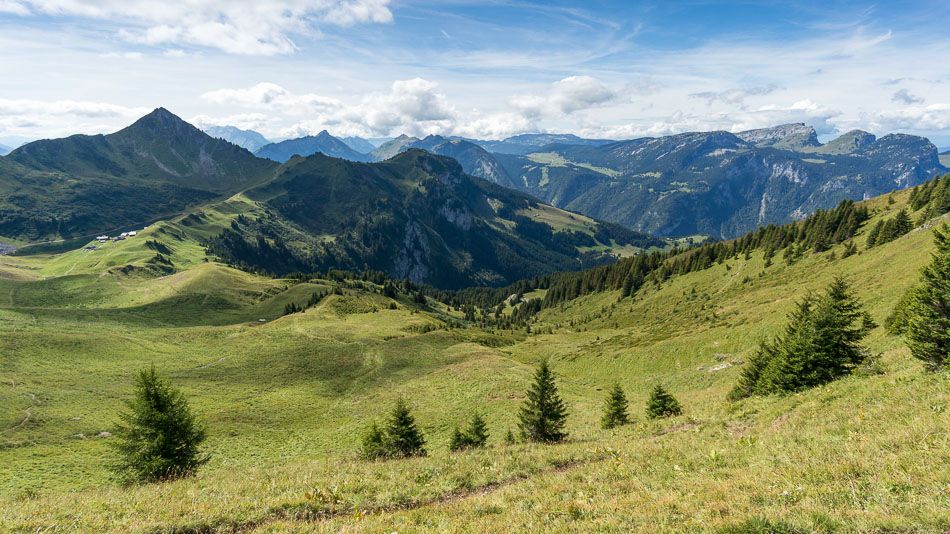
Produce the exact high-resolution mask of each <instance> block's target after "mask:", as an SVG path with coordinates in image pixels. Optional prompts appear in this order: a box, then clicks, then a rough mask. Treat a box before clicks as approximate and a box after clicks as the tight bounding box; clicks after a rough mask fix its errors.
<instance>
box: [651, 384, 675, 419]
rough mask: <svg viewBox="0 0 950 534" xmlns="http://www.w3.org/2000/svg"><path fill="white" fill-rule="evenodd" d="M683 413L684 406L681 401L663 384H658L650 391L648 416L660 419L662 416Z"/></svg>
mask: <svg viewBox="0 0 950 534" xmlns="http://www.w3.org/2000/svg"><path fill="white" fill-rule="evenodd" d="M682 413H683V408H682V406H680V403H679V401H677V400H676V398H675V397H673V395H670V394H669V393H668V392H667V391H666V390H665V389H663V386H662V385H660V384H657V385H656V387H654V388H653V392H652V393H650V400H648V401H647V417H649V418H650V419H659V418H660V417H671V416H674V415H680V414H682Z"/></svg>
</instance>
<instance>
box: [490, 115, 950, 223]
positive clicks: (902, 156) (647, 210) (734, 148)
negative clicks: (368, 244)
mask: <svg viewBox="0 0 950 534" xmlns="http://www.w3.org/2000/svg"><path fill="white" fill-rule="evenodd" d="M494 156H495V158H496V159H497V160H498V161H499V162H500V163H501V164H502V165H503V166H504V167H505V168H506V169H507V171H508V175H509V176H510V177H512V178H513V180H514V183H515V184H517V186H518V188H519V189H521V190H522V191H525V192H528V193H531V194H532V195H535V196H537V197H538V198H540V199H542V200H544V201H546V202H549V203H551V204H552V205H555V206H558V207H561V208H565V209H569V210H572V211H577V212H579V213H583V214H585V215H588V216H590V217H595V218H599V219H603V220H607V221H612V222H616V223H619V224H623V225H624V226H627V227H629V228H632V229H636V230H640V231H644V232H648V233H652V234H655V235H661V236H662V235H666V236H671V235H690V234H708V235H712V236H715V237H717V238H731V237H737V236H739V235H742V234H744V233H745V232H748V231H750V230H753V229H755V228H756V227H758V226H760V225H767V224H772V223H785V222H789V221H792V220H798V219H801V218H803V217H804V216H805V215H807V214H809V213H811V212H813V211H814V210H816V209H819V208H825V209H827V208H830V207H832V206H834V205H836V204H837V203H838V202H839V201H841V200H842V199H845V198H850V199H859V200H860V199H863V198H869V197H872V196H876V195H880V194H883V193H887V192H889V191H891V190H893V189H899V188H904V187H909V186H913V185H916V184H919V183H922V182H923V181H924V180H926V179H928V178H930V177H932V176H934V175H936V174H939V173H942V172H946V170H947V169H946V167H944V166H943V165H941V163H940V161H939V158H938V155H937V149H936V147H934V145H933V144H931V143H930V142H929V141H928V140H927V139H925V138H922V137H916V136H911V135H903V134H892V135H887V136H884V137H882V138H880V139H877V138H876V137H875V136H874V135H872V134H870V133H867V132H860V131H853V132H848V133H846V134H844V135H842V136H841V137H839V138H838V139H835V140H833V141H831V142H829V143H827V144H824V145H822V144H820V143H819V142H818V140H817V136H816V135H815V132H814V130H813V129H812V128H810V127H807V126H805V125H802V124H796V125H783V126H778V127H775V128H769V129H763V130H752V131H748V132H740V133H738V134H732V133H729V132H700V133H685V134H679V135H673V136H667V137H658V138H643V139H635V140H631V141H620V142H616V143H610V144H606V145H601V146H577V145H548V146H545V147H542V148H541V149H539V150H538V151H537V152H534V153H530V154H527V155H523V156H517V155H505V154H495V155H494Z"/></svg>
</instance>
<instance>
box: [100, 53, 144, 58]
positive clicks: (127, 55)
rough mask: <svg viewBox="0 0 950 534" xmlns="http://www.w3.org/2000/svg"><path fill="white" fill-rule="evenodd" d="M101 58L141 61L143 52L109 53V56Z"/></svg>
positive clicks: (103, 55)
mask: <svg viewBox="0 0 950 534" xmlns="http://www.w3.org/2000/svg"><path fill="white" fill-rule="evenodd" d="M99 57H101V58H104V59H132V60H139V59H142V53H141V52H109V53H107V54H102V55H100V56H99Z"/></svg>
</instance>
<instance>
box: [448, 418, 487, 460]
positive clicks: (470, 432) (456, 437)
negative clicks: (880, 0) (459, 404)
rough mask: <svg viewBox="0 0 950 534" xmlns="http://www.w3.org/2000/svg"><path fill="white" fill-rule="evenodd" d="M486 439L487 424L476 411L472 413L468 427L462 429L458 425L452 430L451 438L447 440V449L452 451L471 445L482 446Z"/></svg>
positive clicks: (470, 446) (467, 447) (468, 447)
mask: <svg viewBox="0 0 950 534" xmlns="http://www.w3.org/2000/svg"><path fill="white" fill-rule="evenodd" d="M487 441H488V425H486V424H485V419H483V418H482V416H481V415H480V414H479V413H478V412H476V413H474V414H473V415H472V419H471V421H469V423H468V427H467V428H466V429H465V430H464V431H463V430H461V429H460V428H459V427H458V426H456V427H455V430H454V431H453V432H452V439H451V441H450V442H449V449H451V450H453V451H457V450H461V449H470V448H473V447H483V446H484V445H485V443H486V442H487Z"/></svg>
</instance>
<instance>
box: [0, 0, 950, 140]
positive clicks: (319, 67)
mask: <svg viewBox="0 0 950 534" xmlns="http://www.w3.org/2000/svg"><path fill="white" fill-rule="evenodd" d="M947 20H950V2H948V1H947V0H920V1H915V2H901V1H886V2H885V1H881V2H877V3H872V2H850V1H844V2H835V1H833V0H824V1H821V2H818V1H792V2H778V1H769V0H757V1H745V2H713V1H702V0H695V1H675V0H668V1H657V2H639V1H633V0H628V1H597V0H588V1H586V2H564V1H558V0H549V1H547V2H534V1H521V0H514V1H508V0H481V1H468V0H434V1H430V0H254V1H253V2H251V1H246V0H177V1H175V2H155V1H153V0H94V1H88V0H0V72H3V76H0V143H3V144H7V145H16V144H19V143H22V142H23V141H26V140H32V139H38V138H49V137H62V136H66V135H71V134H74V133H85V134H95V133H108V132H112V131H115V130H118V129H120V128H121V127H123V126H125V125H128V124H130V123H131V122H133V121H134V120H135V119H136V118H138V117H140V116H141V115H144V114H145V113H148V112H149V111H151V110H152V109H154V108H156V107H159V106H161V107H165V108H167V109H168V110H170V111H172V112H173V113H175V114H177V115H179V116H180V117H182V118H184V119H185V120H188V121H189V122H192V123H194V124H196V125H198V126H201V127H206V126H210V125H233V126H237V127H240V128H244V129H253V130H256V131H258V132H260V133H262V134H264V135H265V136H266V137H268V138H270V139H283V138H289V137H299V136H302V135H308V134H316V133H318V132H320V131H321V130H324V129H326V130H328V131H329V132H330V133H332V134H334V135H337V136H351V135H359V136H363V137H392V136H396V135H399V134H402V133H407V134H410V135H416V136H422V135H427V134H441V135H459V136H465V137H473V138H480V139H500V138H504V137H508V136H511V135H516V134H520V133H530V132H555V133H574V134H577V135H580V136H583V137H593V138H606V139H630V138H636V137H644V136H659V135H668V134H674V133H681V132H686V131H706V130H726V131H733V132H737V131H742V130H748V129H753V128H763V127H768V126H773V125H778V124H783V123H789V122H804V123H806V124H809V125H811V126H813V127H814V128H815V129H816V130H817V132H818V133H819V136H820V138H821V139H823V140H827V139H831V138H833V137H835V136H836V135H839V134H841V133H844V132H847V131H849V130H852V129H862V130H866V131H870V132H872V133H874V134H876V135H884V134H887V133H892V132H901V133H910V134H915V135H923V136H927V137H929V138H930V139H931V140H932V141H933V142H934V143H935V144H937V145H938V146H941V147H945V146H950V60H948V59H950V33H948V32H947V30H946V21H947Z"/></svg>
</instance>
